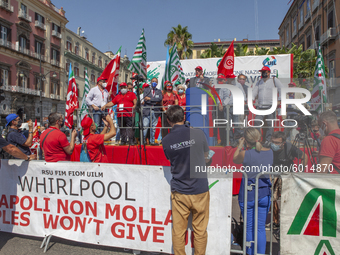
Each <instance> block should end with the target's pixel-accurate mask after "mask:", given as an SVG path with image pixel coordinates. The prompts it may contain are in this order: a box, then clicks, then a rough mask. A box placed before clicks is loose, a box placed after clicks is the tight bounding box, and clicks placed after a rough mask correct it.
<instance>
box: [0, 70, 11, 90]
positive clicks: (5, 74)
mask: <svg viewBox="0 0 340 255" xmlns="http://www.w3.org/2000/svg"><path fill="white" fill-rule="evenodd" d="M0 75H1V79H0V80H1V83H2V85H3V86H7V85H9V71H8V70H6V69H0Z"/></svg>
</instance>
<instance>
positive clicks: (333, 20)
mask: <svg viewBox="0 0 340 255" xmlns="http://www.w3.org/2000/svg"><path fill="white" fill-rule="evenodd" d="M339 15H340V2H339V1H333V0H294V2H293V3H292V5H291V6H290V8H289V10H288V12H287V13H286V15H285V17H284V19H283V21H282V23H281V25H280V27H279V35H280V45H281V46H286V47H291V46H292V43H294V44H295V45H297V46H302V49H303V50H307V49H317V47H318V45H319V44H320V45H321V50H322V54H323V58H324V62H325V65H326V66H327V67H328V70H329V73H328V77H329V79H328V80H327V87H328V89H327V90H328V102H330V103H332V104H333V106H334V107H338V108H339V106H340V62H339V59H340V42H339V29H340V23H339V22H340V20H339V18H337V17H340V16H339ZM336 109H337V108H336Z"/></svg>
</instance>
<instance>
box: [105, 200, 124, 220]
mask: <svg viewBox="0 0 340 255" xmlns="http://www.w3.org/2000/svg"><path fill="white" fill-rule="evenodd" d="M115 214H116V220H120V205H115V207H114V208H113V210H112V208H111V205H110V204H106V205H105V219H108V218H109V216H113V215H115Z"/></svg>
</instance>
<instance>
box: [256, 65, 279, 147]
mask: <svg viewBox="0 0 340 255" xmlns="http://www.w3.org/2000/svg"><path fill="white" fill-rule="evenodd" d="M259 71H260V72H261V74H262V75H261V80H259V81H258V82H257V83H256V85H255V86H254V88H253V100H255V98H257V103H258V107H257V109H259V110H265V109H270V108H271V106H272V103H273V92H272V89H273V88H277V92H278V93H279V98H278V103H277V105H278V106H279V105H280V104H281V88H282V87H283V85H282V83H281V82H280V80H279V79H278V78H276V77H270V68H269V67H268V66H264V67H263V68H262V69H261V70H259ZM275 100H276V99H275ZM256 119H260V120H263V121H264V119H276V118H275V111H274V112H273V113H272V114H269V115H256ZM269 123H271V122H269ZM258 124H259V123H256V125H258ZM264 124H265V126H267V125H266V124H268V123H267V121H264ZM275 125H278V123H275ZM259 131H260V130H259ZM264 131H267V132H266V134H265V135H263V142H264V146H265V147H269V146H270V140H271V136H272V134H273V132H274V127H268V126H267V128H266V129H264ZM260 132H261V131H260Z"/></svg>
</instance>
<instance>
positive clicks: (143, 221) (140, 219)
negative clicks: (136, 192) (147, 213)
mask: <svg viewBox="0 0 340 255" xmlns="http://www.w3.org/2000/svg"><path fill="white" fill-rule="evenodd" d="M143 212H144V208H143V207H139V222H140V223H147V224H149V223H150V221H149V220H144V219H143Z"/></svg>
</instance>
